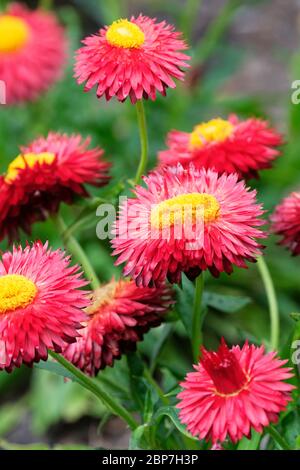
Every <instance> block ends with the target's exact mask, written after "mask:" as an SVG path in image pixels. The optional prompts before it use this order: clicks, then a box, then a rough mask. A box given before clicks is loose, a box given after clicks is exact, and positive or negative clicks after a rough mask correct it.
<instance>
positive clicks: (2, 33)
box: [0, 15, 30, 53]
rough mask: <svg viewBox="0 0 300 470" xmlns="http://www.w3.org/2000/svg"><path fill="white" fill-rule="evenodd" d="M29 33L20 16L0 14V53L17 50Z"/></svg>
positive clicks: (26, 39) (23, 44) (20, 47)
mask: <svg viewBox="0 0 300 470" xmlns="http://www.w3.org/2000/svg"><path fill="white" fill-rule="evenodd" d="M29 35H30V31H29V27H28V26H27V24H26V23H25V21H24V20H22V19H21V18H18V17H17V16H12V15H2V16H0V53H1V52H3V53H10V52H17V51H19V50H20V49H22V47H23V46H25V44H26V43H27V41H28V39H29Z"/></svg>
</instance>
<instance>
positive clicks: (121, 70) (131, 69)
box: [75, 15, 189, 103]
mask: <svg viewBox="0 0 300 470" xmlns="http://www.w3.org/2000/svg"><path fill="white" fill-rule="evenodd" d="M83 44H84V47H82V48H81V49H79V50H78V51H77V55H76V65H75V77H76V78H77V81H78V83H79V84H81V83H83V82H86V84H85V91H89V90H91V89H92V88H93V87H96V89H97V97H98V98H101V97H102V96H103V95H105V97H106V99H107V100H110V99H111V98H112V97H113V96H116V97H117V99H118V100H119V101H124V100H125V99H126V98H127V97H128V96H129V97H130V99H131V101H132V103H135V102H136V101H137V100H140V99H142V98H145V99H147V98H148V97H150V98H151V99H152V100H155V97H156V91H158V92H160V93H161V94H162V95H165V94H166V88H168V87H170V88H175V86H176V85H175V82H174V81H173V78H176V79H179V80H183V77H184V73H183V71H182V67H186V66H187V65H186V60H188V59H189V57H188V56H187V55H185V54H183V53H182V52H180V51H181V50H184V49H186V48H187V45H186V44H185V42H184V41H183V40H182V39H181V33H177V32H175V31H174V29H173V27H172V26H170V25H168V24H166V22H165V21H163V22H161V23H157V22H156V20H155V19H151V18H148V17H146V16H143V15H139V16H138V17H137V18H135V17H134V16H133V17H132V18H131V19H130V21H128V20H126V19H121V20H117V21H114V22H113V23H112V24H111V25H110V26H109V27H107V26H106V27H105V28H102V29H101V30H100V31H99V34H96V35H93V36H89V37H87V38H86V39H85V40H84V41H83Z"/></svg>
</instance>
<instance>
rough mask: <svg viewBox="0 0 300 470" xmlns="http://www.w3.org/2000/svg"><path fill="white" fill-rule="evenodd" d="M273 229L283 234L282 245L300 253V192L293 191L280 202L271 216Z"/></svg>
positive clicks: (295, 252) (294, 252) (295, 253)
mask: <svg viewBox="0 0 300 470" xmlns="http://www.w3.org/2000/svg"><path fill="white" fill-rule="evenodd" d="M271 221H272V230H273V232H274V233H277V234H278V235H281V236H282V240H281V241H280V244H281V245H285V246H287V247H288V248H289V249H290V250H291V252H292V253H293V255H299V254H300V192H293V193H292V194H290V195H289V196H288V197H286V198H285V199H284V200H283V201H282V202H281V204H279V205H278V206H277V207H276V209H275V212H274V214H273V215H272V216H271Z"/></svg>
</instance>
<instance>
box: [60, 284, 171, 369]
mask: <svg viewBox="0 0 300 470" xmlns="http://www.w3.org/2000/svg"><path fill="white" fill-rule="evenodd" d="M172 303H173V301H172V293H171V290H170V289H168V288H167V287H160V288H158V289H150V288H147V287H137V286H136V285H135V283H134V282H133V281H129V280H120V281H114V280H112V281H111V282H109V283H108V284H106V285H103V286H102V287H100V288H99V289H97V290H96V291H95V292H94V294H93V303H92V305H91V306H90V307H88V308H87V310H86V312H87V314H88V316H89V320H88V322H87V324H86V327H85V328H84V330H82V331H81V332H80V333H81V335H82V336H81V337H80V338H79V339H78V340H77V342H76V343H74V344H71V345H69V346H67V348H66V349H65V351H64V355H65V357H66V358H67V359H68V360H69V361H71V362H72V363H73V364H74V365H76V367H78V368H79V369H81V370H83V371H84V372H85V373H86V374H88V375H91V376H94V375H96V374H97V373H98V371H99V370H100V369H103V368H104V367H106V366H112V365H113V363H114V360H115V359H118V358H119V357H120V356H121V354H122V353H123V352H126V351H128V350H132V349H134V348H135V345H136V342H137V341H140V340H142V339H143V335H144V333H146V332H147V331H148V330H149V329H150V328H153V327H155V326H158V325H160V324H161V322H162V320H163V316H164V314H165V313H166V311H167V310H168V308H169V307H170V306H171V305H172Z"/></svg>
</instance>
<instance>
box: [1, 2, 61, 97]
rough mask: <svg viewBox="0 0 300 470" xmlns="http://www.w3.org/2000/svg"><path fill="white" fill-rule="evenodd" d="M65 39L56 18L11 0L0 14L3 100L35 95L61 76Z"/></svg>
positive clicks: (48, 13)
mask: <svg viewBox="0 0 300 470" xmlns="http://www.w3.org/2000/svg"><path fill="white" fill-rule="evenodd" d="M65 58H66V39H65V35H64V31H63V28H62V27H61V26H60V25H59V24H58V22H57V19H56V17H55V16H54V15H53V14H52V13H50V12H46V11H44V10H41V9H38V10H34V11H31V10H29V9H28V8H27V7H26V6H25V5H22V4H20V3H13V4H11V5H9V6H8V8H7V11H6V12H5V13H0V80H2V81H3V83H4V84H5V93H4V94H5V95H6V100H5V101H6V103H7V104H14V103H19V102H22V101H29V100H33V99H35V98H37V97H38V96H39V95H40V94H41V93H42V92H44V91H45V90H47V89H48V88H49V87H50V86H51V85H52V83H53V82H55V81H56V80H57V79H58V78H59V77H60V75H61V72H62V67H63V64H64V62H65Z"/></svg>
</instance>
